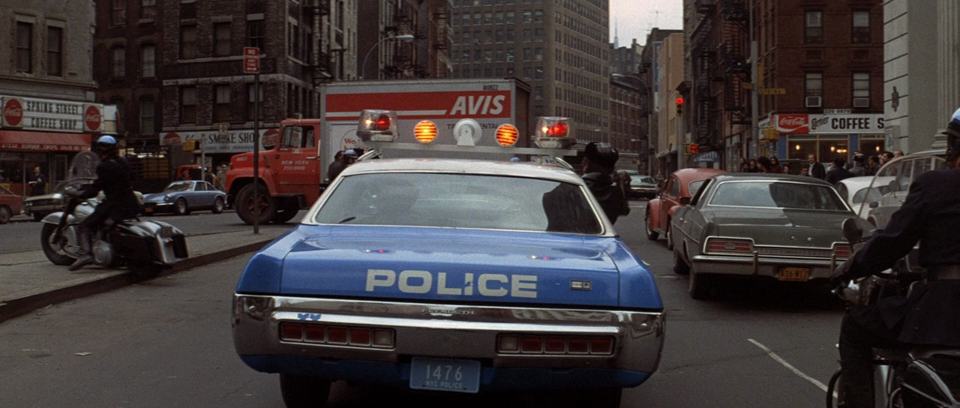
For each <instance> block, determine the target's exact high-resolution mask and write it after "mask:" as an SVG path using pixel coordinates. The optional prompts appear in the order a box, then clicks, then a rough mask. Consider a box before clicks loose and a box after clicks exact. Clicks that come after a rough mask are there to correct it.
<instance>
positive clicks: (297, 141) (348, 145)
mask: <svg viewBox="0 0 960 408" xmlns="http://www.w3.org/2000/svg"><path fill="white" fill-rule="evenodd" d="M320 97H321V103H320V115H319V116H320V117H319V118H310V119H287V120H284V121H282V122H281V124H280V129H279V130H280V131H279V135H280V140H278V141H277V143H276V144H275V146H272V147H270V148H265V149H264V150H262V151H261V152H260V169H259V180H260V182H259V183H254V182H253V181H254V179H253V153H241V154H238V155H235V156H233V157H232V158H231V160H230V170H229V171H228V172H227V179H226V188H227V193H228V196H227V197H228V202H229V204H230V205H232V206H234V208H236V209H237V215H238V216H239V217H240V219H242V220H243V221H244V222H245V223H247V224H253V223H254V217H255V214H256V213H257V212H256V209H257V207H259V210H260V211H259V222H260V223H268V222H275V223H284V222H287V221H289V220H290V219H292V218H293V217H295V216H296V214H297V212H298V211H300V210H301V209H304V208H308V207H309V206H310V205H312V204H313V202H314V201H316V199H317V198H318V197H319V196H320V193H321V191H322V190H323V188H324V186H325V185H326V184H328V183H329V182H330V181H331V180H329V179H328V177H327V174H326V173H327V168H328V167H329V165H330V163H331V162H332V161H333V159H334V155H335V154H336V153H337V152H339V151H342V150H346V149H353V148H359V149H363V148H365V147H366V146H364V143H363V142H362V140H361V138H360V137H359V136H358V135H357V123H358V120H359V119H360V114H361V112H362V111H363V110H365V109H382V110H389V111H392V112H395V113H396V121H397V123H396V124H395V126H396V129H397V132H398V142H409V143H413V142H414V141H415V139H414V132H413V130H414V127H415V126H416V124H417V123H419V122H420V121H423V120H429V121H431V122H433V123H435V124H436V126H437V129H438V135H437V137H436V141H435V142H434V143H436V144H456V141H455V137H454V135H453V128H454V125H455V124H456V123H457V122H458V121H459V120H461V119H465V118H471V119H475V120H476V121H477V122H479V125H480V128H481V129H482V132H483V137H481V138H479V140H481V141H482V142H480V143H481V144H483V143H488V144H491V145H494V144H495V143H496V142H495V137H493V134H494V132H495V131H496V129H497V127H498V126H500V125H501V124H504V123H512V124H514V125H516V127H517V128H518V129H520V134H521V135H520V141H519V142H518V143H517V146H529V137H528V134H529V128H530V126H531V123H530V115H529V104H530V87H529V86H528V85H527V84H525V83H524V82H522V81H518V80H516V79H466V80H418V81H366V82H347V83H336V84H326V85H324V86H323V87H322V88H321V94H320ZM255 189H259V190H260V191H259V200H255V199H254V198H255V196H256V194H255V191H256V190H255Z"/></svg>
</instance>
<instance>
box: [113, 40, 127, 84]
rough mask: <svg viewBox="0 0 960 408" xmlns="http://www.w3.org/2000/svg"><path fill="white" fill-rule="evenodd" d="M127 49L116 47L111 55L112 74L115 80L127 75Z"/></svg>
mask: <svg viewBox="0 0 960 408" xmlns="http://www.w3.org/2000/svg"><path fill="white" fill-rule="evenodd" d="M126 63H127V59H126V49H125V48H123V47H116V48H114V49H113V51H111V53H110V67H111V68H110V73H111V74H113V77H114V78H123V77H124V76H125V75H126V74H127V70H126V67H127V65H126Z"/></svg>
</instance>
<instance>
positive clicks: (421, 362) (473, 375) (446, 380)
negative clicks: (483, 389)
mask: <svg viewBox="0 0 960 408" xmlns="http://www.w3.org/2000/svg"><path fill="white" fill-rule="evenodd" d="M410 388H412V389H415V390H431V391H452V392H466V393H477V392H478V391H480V362H479V361H472V360H453V359H435V358H419V357H414V358H413V360H412V361H411V364H410Z"/></svg>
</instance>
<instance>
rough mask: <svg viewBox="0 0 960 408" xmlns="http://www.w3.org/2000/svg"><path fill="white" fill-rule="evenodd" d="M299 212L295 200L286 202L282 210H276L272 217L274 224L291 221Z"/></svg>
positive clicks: (298, 204)
mask: <svg viewBox="0 0 960 408" xmlns="http://www.w3.org/2000/svg"><path fill="white" fill-rule="evenodd" d="M299 212H300V203H298V202H297V201H296V200H288V201H287V202H286V204H284V206H283V208H281V209H278V210H277V212H276V213H275V214H274V215H273V223H274V224H283V223H286V222H287V221H290V220H292V219H293V218H294V217H296V216H297V213H299Z"/></svg>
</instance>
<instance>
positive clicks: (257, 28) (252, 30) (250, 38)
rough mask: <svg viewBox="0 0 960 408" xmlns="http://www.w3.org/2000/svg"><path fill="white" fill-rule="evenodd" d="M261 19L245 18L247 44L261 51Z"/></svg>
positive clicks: (262, 42)
mask: <svg viewBox="0 0 960 408" xmlns="http://www.w3.org/2000/svg"><path fill="white" fill-rule="evenodd" d="M263 44H264V41H263V20H247V46H248V47H257V48H259V49H260V52H263Z"/></svg>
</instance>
